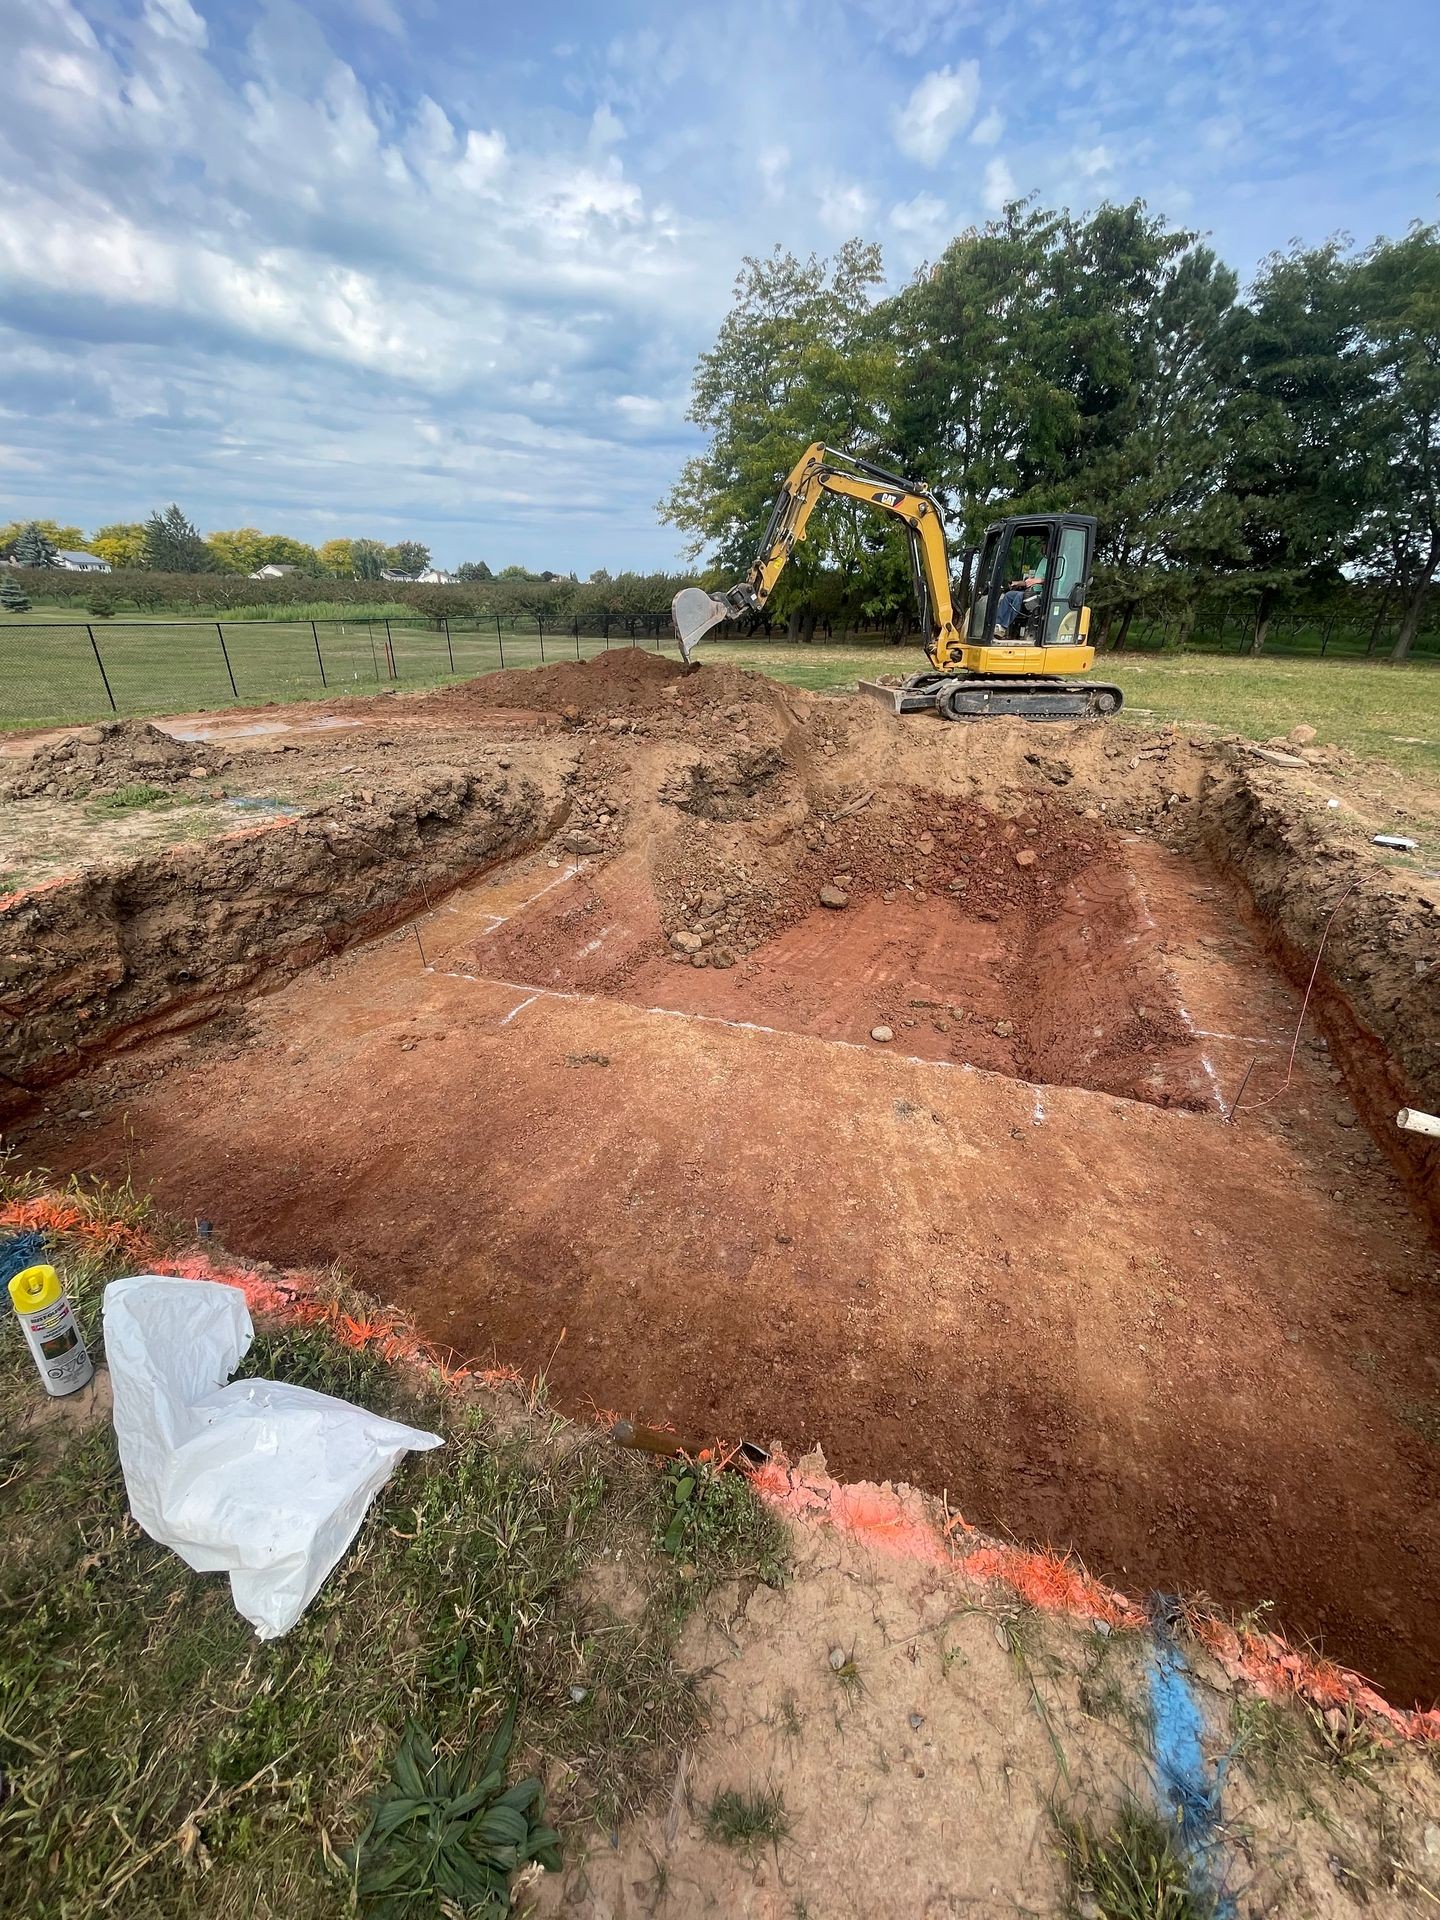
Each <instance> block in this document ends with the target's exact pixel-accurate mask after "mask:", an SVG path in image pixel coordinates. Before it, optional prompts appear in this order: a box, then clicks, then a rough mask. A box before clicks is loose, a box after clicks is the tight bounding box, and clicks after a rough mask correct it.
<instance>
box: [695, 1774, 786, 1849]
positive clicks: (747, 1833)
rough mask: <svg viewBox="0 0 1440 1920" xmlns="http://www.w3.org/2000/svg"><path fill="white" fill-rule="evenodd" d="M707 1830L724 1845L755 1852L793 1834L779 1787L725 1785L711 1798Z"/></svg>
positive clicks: (707, 1816)
mask: <svg viewBox="0 0 1440 1920" xmlns="http://www.w3.org/2000/svg"><path fill="white" fill-rule="evenodd" d="M705 1831H706V1833H707V1834H708V1835H709V1837H710V1838H711V1839H712V1840H718V1841H719V1842H720V1844H721V1845H722V1846H726V1847H736V1848H738V1849H739V1850H740V1851H741V1852H742V1853H747V1854H751V1855H754V1854H756V1853H758V1852H759V1851H760V1849H761V1847H762V1846H767V1845H768V1846H775V1847H778V1846H780V1845H781V1843H782V1842H783V1841H785V1840H787V1839H788V1838H789V1836H790V1816H789V1814H788V1813H787V1812H786V1811H785V1796H784V1795H783V1794H782V1793H781V1792H780V1790H779V1788H778V1787H752V1788H741V1787H725V1788H723V1789H722V1790H721V1791H720V1792H719V1793H717V1794H716V1796H715V1798H714V1799H713V1800H712V1801H711V1802H710V1807H709V1811H708V1812H707V1813H706V1816H705Z"/></svg>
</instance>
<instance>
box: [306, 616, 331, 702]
mask: <svg viewBox="0 0 1440 1920" xmlns="http://www.w3.org/2000/svg"><path fill="white" fill-rule="evenodd" d="M310 638H311V639H312V640H313V641H314V642H315V658H316V659H317V660H318V661H319V663H320V684H321V686H322V687H328V686H329V684H330V682H329V681H328V680H327V679H326V678H325V656H324V654H323V653H321V651H320V629H319V628H318V627H317V626H316V624H315V622H314V621H313V620H312V621H311V622H310Z"/></svg>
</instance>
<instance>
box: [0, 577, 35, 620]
mask: <svg viewBox="0 0 1440 1920" xmlns="http://www.w3.org/2000/svg"><path fill="white" fill-rule="evenodd" d="M0 607H3V608H4V609H5V611H6V612H7V613H28V612H29V611H30V596H29V595H28V594H27V593H26V591H25V589H24V588H23V587H22V586H21V584H20V582H19V581H18V580H0Z"/></svg>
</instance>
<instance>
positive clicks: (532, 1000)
mask: <svg viewBox="0 0 1440 1920" xmlns="http://www.w3.org/2000/svg"><path fill="white" fill-rule="evenodd" d="M539 998H540V996H539V994H538V993H532V994H531V996H530V998H529V999H528V1000H522V1001H521V1002H520V1004H519V1006H518V1007H512V1008H511V1009H510V1011H509V1013H507V1014H506V1015H505V1018H504V1019H503V1020H502V1021H501V1022H500V1024H501V1026H502V1027H508V1026H509V1024H510V1022H511V1021H512V1020H513V1019H514V1018H515V1016H516V1014H517V1013H523V1012H524V1011H525V1009H526V1007H533V1006H534V1004H535V1002H536V1001H537V1000H538V999H539Z"/></svg>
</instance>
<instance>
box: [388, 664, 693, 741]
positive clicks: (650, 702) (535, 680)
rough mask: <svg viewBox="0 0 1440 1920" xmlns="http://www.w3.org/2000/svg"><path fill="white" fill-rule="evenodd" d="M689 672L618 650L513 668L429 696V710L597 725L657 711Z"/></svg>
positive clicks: (451, 715) (451, 714) (425, 702)
mask: <svg viewBox="0 0 1440 1920" xmlns="http://www.w3.org/2000/svg"><path fill="white" fill-rule="evenodd" d="M684 675H685V669H684V667H682V666H681V665H680V664H679V662H678V661H676V660H671V659H668V658H667V657H666V656H665V655H664V654H659V653H645V652H643V651H642V650H641V649H640V648H639V647H616V648H613V649H612V650H611V651H610V652H609V653H600V654H596V655H595V657H594V658H593V659H592V660H566V661H562V662H559V663H557V664H556V665H555V666H548V667H511V668H507V669H505V670H504V671H503V672H499V673H482V674H481V675H480V676H479V677H478V679H475V680H466V681H464V682H463V683H462V684H461V685H460V686H456V687H447V688H446V689H445V691H444V692H443V693H436V694H428V695H426V696H425V698H424V700H423V702H417V705H423V707H424V709H425V710H426V711H433V712H434V713H435V714H436V715H437V716H440V715H444V716H446V717H448V718H455V717H457V715H458V713H459V712H463V711H465V710H467V709H469V708H471V707H475V708H485V707H526V708H530V709H533V710H534V711H537V712H540V713H556V714H559V715H561V716H562V717H563V718H565V719H569V720H572V721H578V722H581V723H582V724H592V723H593V722H594V721H595V720H596V719H597V718H599V719H602V720H603V719H604V718H606V717H607V716H609V715H612V714H613V715H621V714H634V713H647V712H652V711H653V710H654V709H655V708H656V707H658V706H659V704H660V700H661V697H662V695H663V694H664V692H665V690H666V689H667V688H669V687H672V686H674V684H675V683H676V682H677V681H678V680H681V679H683V678H684Z"/></svg>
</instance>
